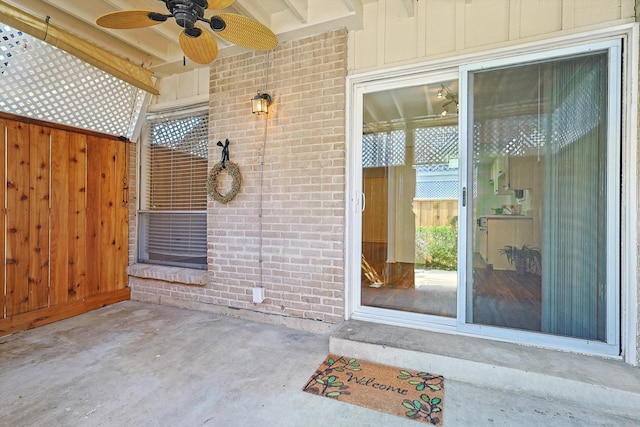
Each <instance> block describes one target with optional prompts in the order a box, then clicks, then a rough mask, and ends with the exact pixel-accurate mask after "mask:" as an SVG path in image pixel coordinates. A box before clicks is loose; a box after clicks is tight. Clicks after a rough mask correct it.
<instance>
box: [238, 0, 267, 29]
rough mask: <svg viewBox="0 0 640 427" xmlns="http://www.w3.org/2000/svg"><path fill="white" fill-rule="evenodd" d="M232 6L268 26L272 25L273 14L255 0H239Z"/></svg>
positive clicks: (241, 13)
mask: <svg viewBox="0 0 640 427" xmlns="http://www.w3.org/2000/svg"><path fill="white" fill-rule="evenodd" d="M231 7H232V8H233V9H234V10H235V11H236V13H238V14H240V15H244V16H247V17H249V18H252V19H255V20H256V21H258V22H260V23H261V24H263V25H266V26H267V27H270V25H271V14H269V12H267V10H266V9H265V8H264V7H262V6H261V5H260V4H259V2H257V1H255V0H244V1H242V0H237V1H236V2H235V3H233V5H232V6H231Z"/></svg>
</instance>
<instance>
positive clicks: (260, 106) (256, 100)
mask: <svg viewBox="0 0 640 427" xmlns="http://www.w3.org/2000/svg"><path fill="white" fill-rule="evenodd" d="M269 105H271V96H270V95H269V94H268V93H260V91H258V94H257V95H256V96H254V97H253V99H252V100H251V112H252V113H253V114H268V113H269Z"/></svg>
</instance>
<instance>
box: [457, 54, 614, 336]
mask: <svg viewBox="0 0 640 427" xmlns="http://www.w3.org/2000/svg"><path fill="white" fill-rule="evenodd" d="M616 64H619V57H618V56H617V53H616V48H615V47H613V48H612V47H607V48H604V47H603V48H600V49H588V50H587V51H585V52H582V53H581V52H575V53H572V54H570V55H566V56H561V57H558V58H554V59H547V60H534V61H531V62H523V63H515V64H499V65H498V66H496V67H486V64H485V66H483V67H482V69H473V68H471V69H469V70H468V71H467V72H466V74H465V78H464V81H465V83H466V90H467V94H468V99H469V109H468V110H467V112H468V117H467V122H466V123H467V135H468V138H467V139H466V141H467V142H468V146H467V150H468V151H467V152H468V153H469V156H468V161H469V162H470V163H471V164H472V167H471V168H470V169H469V177H468V178H469V181H470V184H471V185H470V187H471V194H472V200H471V205H472V206H473V215H472V218H473V219H472V220H471V221H470V224H469V226H470V229H471V230H472V231H471V233H470V236H471V241H470V242H469V243H468V247H469V248H473V249H472V250H470V253H472V256H471V259H470V260H469V263H470V266H471V267H470V271H472V274H470V275H468V277H467V280H466V283H465V285H466V292H465V295H464V296H465V300H464V306H465V316H464V324H465V325H473V326H475V330H476V331H477V330H479V329H484V330H487V326H488V327H494V328H493V329H491V328H489V334H495V335H498V336H505V337H509V336H513V337H516V336H518V333H516V332H513V331H511V332H509V330H523V331H530V332H537V333H541V334H547V335H548V336H559V337H568V338H575V339H580V340H585V341H589V342H591V341H593V342H601V343H607V342H617V325H618V308H617V307H618V297H617V289H618V283H619V278H618V273H617V271H618V269H619V256H618V254H619V248H618V245H619V243H617V242H619V220H618V218H619V205H620V201H619V192H620V190H619V188H620V138H619V135H618V131H617V129H618V128H619V119H618V114H617V109H618V107H617V105H618V103H619V101H617V99H619V98H618V96H619V95H618V94H619V90H618V88H617V84H615V83H613V84H612V83H611V81H614V82H616V81H618V80H619V74H617V76H616V75H615V74H614V79H610V77H612V75H611V74H610V73H612V71H613V72H614V73H616V71H615V70H616V69H617V67H616ZM498 328H501V329H498ZM472 329H474V328H473V327H472ZM541 340H542V341H543V342H544V341H549V342H551V341H552V339H545V338H542V339H541Z"/></svg>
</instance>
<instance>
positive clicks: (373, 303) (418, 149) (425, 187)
mask: <svg viewBox="0 0 640 427" xmlns="http://www.w3.org/2000/svg"><path fill="white" fill-rule="evenodd" d="M457 92H458V84H457V81H455V80H454V81H445V82H439V83H434V84H428V85H420V86H413V87H404V88H400V89H390V90H386V91H379V92H371V93H366V94H364V97H363V118H364V126H363V134H362V192H363V193H364V197H365V200H366V202H365V204H364V209H363V212H362V259H361V304H362V305H363V306H369V307H378V308H385V309H392V310H400V311H407V312H413V313H422V314H429V315H436V316H444V317H449V318H455V317H456V300H457V282H458V275H457V274H458V273H457V257H458V192H459V179H458V166H459V163H458V162H459V153H458V152H459V148H458V114H457V113H458V94H457Z"/></svg>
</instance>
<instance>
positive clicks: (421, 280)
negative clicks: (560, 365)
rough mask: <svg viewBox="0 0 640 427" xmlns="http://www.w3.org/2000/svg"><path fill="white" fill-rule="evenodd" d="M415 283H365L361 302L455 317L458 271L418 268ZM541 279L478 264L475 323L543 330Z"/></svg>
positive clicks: (375, 305) (367, 304)
mask: <svg viewBox="0 0 640 427" xmlns="http://www.w3.org/2000/svg"><path fill="white" fill-rule="evenodd" d="M415 277H416V279H415V286H414V287H410V288H404V287H397V286H394V285H393V284H384V285H382V286H381V287H379V288H374V287H370V284H369V283H363V284H362V293H361V302H362V305H366V306H370V307H379V308H387V309H392V310H401V311H408V312H412V313H421V314H431V315H436V316H444V317H453V318H455V317H456V304H457V301H456V295H457V293H456V282H457V275H456V274H455V272H437V271H431V272H427V271H425V270H419V269H416V271H415ZM541 298H542V296H541V278H540V276H538V275H535V274H531V273H527V274H524V275H519V274H517V273H516V272H515V271H507V270H493V269H492V268H485V267H478V268H474V270H473V323H475V324H482V325H491V326H499V327H508V328H515V329H524V330H530V331H540V316H541Z"/></svg>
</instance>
